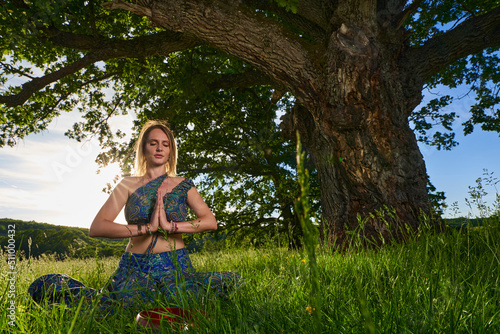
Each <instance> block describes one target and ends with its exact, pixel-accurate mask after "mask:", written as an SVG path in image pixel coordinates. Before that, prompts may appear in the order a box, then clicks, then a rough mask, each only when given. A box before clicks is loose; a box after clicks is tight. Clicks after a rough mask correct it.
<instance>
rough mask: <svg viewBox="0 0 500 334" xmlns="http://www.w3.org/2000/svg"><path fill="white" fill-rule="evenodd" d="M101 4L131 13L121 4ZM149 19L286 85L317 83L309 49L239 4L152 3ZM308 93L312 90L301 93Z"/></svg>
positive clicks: (181, 0)
mask: <svg viewBox="0 0 500 334" xmlns="http://www.w3.org/2000/svg"><path fill="white" fill-rule="evenodd" d="M104 6H105V8H121V9H127V10H130V8H128V6H127V5H124V4H123V2H120V1H118V2H117V1H115V2H112V3H107V4H104ZM126 7H127V8H126ZM150 18H151V20H152V21H153V23H154V24H155V25H156V26H159V27H163V28H164V29H167V30H170V31H177V32H183V33H185V34H187V35H189V36H196V38H198V39H199V40H201V41H203V42H205V43H207V44H210V45H212V46H214V47H215V48H217V49H220V50H222V51H224V52H226V53H229V54H231V55H233V56H236V57H238V58H240V59H241V60H243V61H244V62H246V63H249V64H251V65H253V66H255V67H256V68H257V69H259V70H260V71H261V72H263V73H265V74H266V75H268V76H270V77H272V78H274V79H275V80H277V81H280V82H282V83H284V84H286V85H287V87H301V86H302V87H304V86H305V85H308V84H309V83H311V84H312V83H314V82H317V81H316V79H317V78H316V76H317V75H318V74H317V73H318V71H317V69H315V68H313V67H314V65H313V64H312V63H311V61H310V55H309V52H310V51H311V52H314V46H312V45H311V44H309V43H307V42H306V41H304V40H303V39H301V38H300V37H299V36H296V35H295V34H293V33H292V32H290V31H289V30H287V29H286V28H285V27H284V26H283V25H282V24H280V23H279V22H277V21H275V20H274V19H270V18H267V17H265V15H263V14H262V13H259V12H255V11H253V10H252V9H251V8H249V7H248V6H246V5H244V4H243V3H235V2H234V1H232V0H231V1H230V0H220V1H197V0H157V1H154V2H153V3H152V5H151V16H150ZM311 90H312V91H314V90H315V87H313V88H312V89H304V90H303V91H302V92H310V91H311ZM295 93H298V96H300V94H301V92H295ZM296 95H297V94H296ZM314 98H315V97H314Z"/></svg>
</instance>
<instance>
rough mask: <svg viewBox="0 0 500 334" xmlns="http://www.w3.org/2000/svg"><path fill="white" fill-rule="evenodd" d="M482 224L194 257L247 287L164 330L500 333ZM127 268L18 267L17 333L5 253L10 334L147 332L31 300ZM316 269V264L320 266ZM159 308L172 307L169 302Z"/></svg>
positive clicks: (498, 241)
mask: <svg viewBox="0 0 500 334" xmlns="http://www.w3.org/2000/svg"><path fill="white" fill-rule="evenodd" d="M304 196H305V195H304ZM306 218H307V217H306ZM482 224H483V225H482V226H480V227H469V228H462V229H454V228H450V227H448V228H447V229H446V230H445V231H444V232H439V233H437V232H435V231H434V230H433V229H432V228H431V227H430V226H429V224H428V223H427V222H426V221H423V222H422V224H421V227H420V229H419V231H417V232H414V233H413V234H411V235H410V236H409V238H408V240H407V241H406V242H405V243H403V244H392V245H385V246H383V247H379V248H376V247H374V248H371V249H363V248H357V247H352V248H351V251H347V252H344V253H342V254H341V253H339V252H334V251H333V250H332V249H328V248H326V247H323V248H319V247H316V246H315V245H314V242H313V243H312V245H313V246H314V247H313V249H312V250H311V248H308V247H306V248H305V250H297V251H290V250H288V249H285V248H282V247H279V245H277V244H276V243H275V241H269V243H268V244H267V246H266V247H261V248H258V249H256V248H246V249H245V248H242V247H239V248H233V249H231V248H230V249H224V250H220V251H218V250H212V251H205V252H201V253H197V254H193V255H192V256H191V259H192V261H193V265H194V266H195V268H197V270H199V271H207V272H213V271H222V270H234V271H237V272H239V273H240V274H241V275H242V276H243V277H244V278H245V284H244V285H243V286H241V287H240V288H239V289H238V290H237V291H235V292H234V293H232V294H231V295H230V296H229V298H228V299H220V298H217V297H215V296H213V295H210V294H209V295H206V296H204V297H203V298H202V299H201V300H200V301H198V302H197V303H196V304H195V305H193V306H192V307H193V308H194V309H197V310H199V311H201V313H198V316H197V317H195V320H194V323H195V325H194V326H193V327H188V328H187V329H184V327H182V328H181V329H172V328H171V327H170V326H164V327H162V332H163V333H170V332H192V333H312V332H314V333H469V332H471V333H499V332H500V288H499V286H500V218H499V215H498V214H497V215H492V216H490V217H489V218H488V217H484V218H483V219H482ZM313 234H314V231H313ZM212 249H214V248H212ZM118 261H119V259H118V258H104V259H100V258H98V257H97V256H96V258H95V259H94V260H90V261H89V260H88V259H87V260H77V259H68V260H66V261H57V260H56V259H55V258H52V257H48V256H46V257H41V258H39V259H33V258H30V259H28V260H20V259H18V262H17V264H16V270H17V275H16V277H17V280H16V286H15V289H16V297H15V303H16V324H15V326H11V325H9V320H10V319H9V318H8V314H9V313H8V311H7V306H8V305H9V303H10V299H9V298H10V297H9V294H8V291H9V284H8V281H7V277H8V271H9V268H8V267H7V254H6V253H0V273H1V274H0V296H1V297H0V330H1V332H5V331H7V332H12V333H145V332H147V331H146V330H145V329H143V328H140V327H137V325H136V323H135V314H136V313H137V311H133V310H129V309H118V310H117V312H115V313H114V314H112V315H103V314H102V313H100V312H99V311H98V305H92V304H91V305H88V304H85V303H80V304H78V303H76V305H75V306H74V307H72V308H69V307H66V306H64V305H47V304H44V305H36V304H33V303H30V302H29V298H27V294H26V291H27V289H28V286H29V284H30V283H31V282H32V281H33V280H34V279H35V278H36V277H38V276H41V275H44V274H48V273H56V272H58V273H66V274H69V275H70V276H72V277H74V278H76V279H78V280H81V281H82V282H84V283H86V284H87V285H88V286H90V287H94V288H100V287H102V286H104V285H105V283H106V281H107V279H108V277H109V276H110V275H111V274H112V272H113V271H114V269H115V267H116V266H117V264H118ZM311 261H315V262H316V265H315V266H314V265H313V266H311V264H312V263H311ZM311 273H313V275H311ZM311 276H312V278H311ZM314 285H316V286H317V289H319V296H320V297H321V299H320V303H319V304H318V305H319V306H320V307H318V308H316V309H315V310H313V309H312V308H311V306H314V304H311V303H314V301H315V299H314V298H312V297H314V296H315V295H314V293H313V294H311V291H314V289H312V288H313V286H314ZM316 302H317V301H316ZM158 303H159V304H160V305H162V306H164V305H166V303H165V301H162V300H160V301H158ZM150 306H151V305H144V308H146V307H150ZM315 312H316V313H315ZM319 312H321V314H319V315H318V313H319ZM318 319H320V320H318Z"/></svg>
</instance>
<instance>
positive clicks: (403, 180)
mask: <svg viewBox="0 0 500 334" xmlns="http://www.w3.org/2000/svg"><path fill="white" fill-rule="evenodd" d="M4 2H5V5H4V6H2V36H6V38H4V39H2V42H1V43H2V48H3V49H4V50H10V51H9V52H8V55H9V58H6V56H5V54H6V52H5V51H4V56H3V61H2V66H3V70H4V75H11V74H18V75H21V76H25V77H27V78H28V81H27V82H26V83H24V84H23V85H22V86H17V87H10V88H9V90H8V91H7V92H6V93H5V94H4V95H3V96H1V97H0V102H1V103H4V105H5V107H4V111H5V115H4V116H3V123H4V125H2V129H3V132H4V134H3V140H4V142H7V141H9V139H10V140H12V138H15V137H22V135H23V134H25V133H29V132H34V131H37V130H40V129H42V128H43V127H44V125H45V124H46V123H47V122H48V121H50V119H51V118H53V117H55V116H56V115H57V113H58V112H60V111H61V110H67V109H70V108H73V107H75V106H81V107H80V108H82V111H84V112H85V115H86V116H85V117H87V124H85V125H86V126H88V127H90V128H95V127H98V128H100V129H101V132H100V135H102V136H103V137H105V136H106V135H109V133H107V132H106V131H107V130H109V129H108V128H107V127H106V123H105V120H106V119H107V117H110V116H111V115H112V114H113V113H115V112H116V111H117V110H118V109H119V108H120V109H122V110H126V109H127V108H132V107H142V104H147V103H146V102H145V100H143V99H140V97H143V96H147V95H144V94H140V93H138V92H137V91H135V90H134V87H133V86H132V85H131V83H130V81H127V80H122V78H123V77H126V76H127V75H128V74H129V73H131V72H134V73H138V72H140V71H141V69H142V68H146V67H149V68H151V67H154V66H158V64H159V63H160V62H161V61H166V62H168V61H169V60H168V59H171V58H168V57H169V56H170V55H172V54H174V55H175V54H176V53H178V52H181V51H184V50H188V49H193V48H197V47H200V46H209V47H210V48H212V49H216V50H218V51H219V52H222V53H225V54H227V55H228V57H229V58H230V59H239V60H241V61H243V62H244V64H245V65H244V66H240V68H239V69H238V70H237V71H236V72H232V71H219V72H216V73H214V72H211V69H210V68H207V69H206V72H205V74H206V75H208V78H210V80H209V81H206V82H205V84H200V86H203V88H204V89H208V90H211V91H217V90H220V89H226V88H230V87H247V86H255V85H267V86H268V87H270V88H272V89H273V92H274V94H275V96H276V97H277V98H279V97H281V96H283V94H284V93H285V92H289V93H290V94H291V95H292V96H293V101H294V106H293V108H290V109H289V110H288V111H287V113H286V114H285V115H284V116H283V117H282V123H281V129H282V133H283V134H284V135H285V136H287V138H289V139H294V138H295V133H296V131H299V133H300V137H301V139H302V140H303V145H304V147H305V148H306V149H307V151H308V153H309V154H310V156H311V158H312V160H313V162H314V165H315V168H316V170H317V173H318V180H319V184H320V189H321V207H322V221H323V223H324V224H325V226H324V228H325V230H326V234H327V236H328V240H329V241H330V242H334V241H335V240H337V241H338V242H342V241H343V240H344V237H345V235H346V230H349V229H355V228H357V227H358V225H359V223H360V221H362V222H363V226H364V229H365V232H366V233H368V234H369V235H372V236H374V235H375V236H378V235H382V236H383V237H388V236H389V235H391V234H393V233H395V232H397V231H398V229H399V228H400V226H398V224H399V225H400V224H403V223H404V224H409V225H410V226H412V227H413V228H416V227H418V224H419V222H418V217H417V216H418V214H420V213H429V210H430V207H429V206H430V205H429V198H428V195H427V191H426V184H427V174H426V170H425V164H424V161H423V158H422V155H421V154H420V152H419V149H418V146H417V137H416V136H415V133H414V131H415V130H416V131H417V133H418V134H419V138H418V139H420V140H423V141H427V142H429V143H431V144H434V145H437V146H438V148H449V147H450V146H453V145H454V141H453V136H452V134H450V133H444V134H441V133H440V132H436V133H435V134H434V136H433V137H428V135H427V133H428V130H429V129H430V127H429V125H431V126H432V124H431V123H429V120H432V121H435V122H438V123H440V124H441V125H443V126H444V128H445V129H447V130H449V129H450V124H451V122H452V121H453V119H454V118H455V115H453V114H440V113H439V110H440V107H442V106H444V105H447V104H449V103H450V102H451V97H446V98H441V99H439V100H435V101H432V103H431V104H430V105H429V106H428V107H426V108H423V109H421V110H419V111H415V110H414V109H415V107H416V106H418V105H419V103H420V102H421V100H422V89H423V88H424V86H426V85H427V86H429V87H434V86H436V85H438V84H439V85H448V86H451V87H456V86H457V85H458V84H466V85H469V86H470V88H471V90H472V91H473V92H474V93H475V94H476V96H477V104H476V105H474V106H473V107H472V108H471V118H470V119H469V120H468V121H466V122H465V123H464V128H465V131H466V133H469V132H470V131H472V130H473V127H474V125H475V124H480V125H481V127H482V128H483V130H493V131H499V129H500V112H499V111H495V110H494V109H492V108H494V107H495V106H496V105H497V104H498V103H499V97H498V93H497V92H498V79H499V78H500V73H499V70H498V66H497V64H498V58H497V54H496V53H495V51H497V50H498V46H499V42H500V27H499V24H500V6H499V5H498V3H497V2H496V1H469V0H464V1H458V2H457V1H422V0H415V1H414V2H411V3H407V2H406V1H398V0H385V1H384V0H380V1H327V0H311V1H291V0H290V1H286V0H279V1H278V0H276V1H265V0H253V1H250V0H248V1H245V0H241V1H225V0H218V1H210V2H207V1H200V0H157V1H137V2H136V3H126V2H122V1H113V2H108V3H104V4H102V6H101V3H100V2H99V1H95V2H94V1H89V2H78V1H62V0H61V1H57V2H53V1H41V0H40V1H33V2H25V1H21V0H17V1H4ZM103 8H104V9H106V10H109V12H108V11H105V10H104V9H103ZM131 13H134V14H135V15H134V14H131ZM150 22H151V25H150ZM441 24H442V25H441ZM13 27H15V28H13ZM166 59H167V60H166ZM21 61H28V62H31V63H32V64H34V65H37V66H38V67H40V68H42V69H44V70H45V72H44V73H43V74H42V75H41V76H40V77H35V75H34V74H33V73H30V72H29V70H28V69H27V68H26V65H25V64H24V63H22V62H21ZM231 70H234V68H231ZM162 75H164V76H168V73H157V74H156V76H155V77H154V79H156V82H157V84H158V85H161V82H162V80H161V76H162ZM194 75H197V73H194ZM111 85H112V86H113V88H115V89H116V90H117V91H118V92H121V94H120V93H119V94H116V95H114V97H113V98H112V99H108V100H107V99H106V96H105V94H104V93H103V91H102V89H103V88H105V87H108V86H111ZM149 87H150V90H151V91H152V92H151V94H152V95H153V96H154V90H155V89H161V86H158V87H155V86H154V85H152V86H149ZM129 89H130V93H131V94H130V95H129V94H128V93H129ZM124 93H127V94H124ZM134 99H135V100H134ZM91 108H95V109H96V110H92V109H91ZM89 109H90V110H89ZM491 110H493V111H491ZM23 116H24V118H23ZM25 118H27V119H25ZM410 120H411V121H412V124H413V125H414V129H412V128H411V126H410ZM8 121H10V122H11V123H10V124H7V122H8ZM40 122H41V124H40ZM77 132H78V131H77ZM386 206H387V207H392V208H394V210H395V216H394V222H393V224H390V225H389V226H390V227H388V226H387V225H385V224H383V223H382V220H379V219H377V218H376V215H375V216H374V215H371V214H372V213H373V212H375V211H377V210H381V209H383V208H384V207H386ZM392 229H393V230H392Z"/></svg>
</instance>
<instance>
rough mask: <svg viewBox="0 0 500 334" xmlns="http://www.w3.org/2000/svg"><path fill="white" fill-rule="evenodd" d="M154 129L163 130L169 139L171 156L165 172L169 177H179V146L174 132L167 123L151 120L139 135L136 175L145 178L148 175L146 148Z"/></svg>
mask: <svg viewBox="0 0 500 334" xmlns="http://www.w3.org/2000/svg"><path fill="white" fill-rule="evenodd" d="M154 129H160V130H162V131H163V132H164V133H165V134H166V135H167V137H168V141H169V146H170V155H169V157H168V161H167V163H166V164H165V171H166V172H167V174H168V176H176V175H177V144H176V143H175V138H174V134H173V132H172V130H170V128H169V127H168V125H167V122H166V121H160V120H151V121H147V122H146V124H144V126H143V127H142V129H141V132H140V133H139V138H137V141H136V142H135V175H136V176H143V175H144V174H146V168H147V166H146V158H145V157H144V146H145V145H146V143H147V140H148V137H149V133H150V132H151V131H152V130H154Z"/></svg>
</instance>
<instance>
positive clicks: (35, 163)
mask: <svg viewBox="0 0 500 334" xmlns="http://www.w3.org/2000/svg"><path fill="white" fill-rule="evenodd" d="M430 97H432V96H430ZM430 97H429V98H430ZM470 102H471V101H470V100H467V99H462V100H460V101H458V103H455V104H454V105H452V106H451V108H454V110H455V111H457V113H458V114H459V115H461V116H462V118H461V119H459V120H458V121H457V122H456V133H457V137H456V138H457V140H458V141H459V142H460V144H459V145H458V146H457V147H455V148H454V149H453V150H451V151H437V150H436V149H435V148H433V147H428V146H423V145H420V147H421V152H422V154H423V156H424V159H425V161H426V166H427V171H428V174H429V175H430V178H431V182H432V183H433V184H434V186H435V187H436V188H437V190H438V191H444V192H445V195H446V197H447V200H446V202H447V203H448V204H449V205H451V204H452V203H453V202H458V204H459V209H460V210H459V211H460V213H461V214H462V215H465V216H466V215H468V214H471V215H472V216H474V215H476V214H477V212H476V211H472V212H471V210H470V209H469V208H468V207H467V206H466V203H465V198H468V197H469V194H468V191H469V188H468V187H469V186H475V185H476V179H477V178H479V177H481V176H483V169H487V170H488V171H489V172H493V173H494V176H496V177H499V178H500V175H499V174H500V138H499V136H498V134H497V133H488V132H483V131H481V130H477V131H475V132H474V133H473V134H471V135H468V136H466V137H464V136H463V135H462V131H461V129H460V123H462V122H463V121H464V120H465V118H464V117H465V115H466V110H467V108H468V104H470ZM78 119H79V115H78V114H77V113H76V112H72V113H68V114H64V115H62V116H60V117H59V118H57V119H56V120H55V121H54V122H53V123H52V124H51V125H50V127H49V129H48V131H45V132H44V133H41V134H35V135H30V136H28V137H27V138H25V139H24V140H22V141H20V142H19V144H18V145H17V146H16V147H13V148H11V147H4V148H1V149H0V217H2V218H4V217H6V218H15V219H21V220H36V221H39V222H46V223H51V224H57V225H67V226H80V227H87V228H88V227H90V224H91V222H92V220H93V218H94V216H95V215H96V213H97V211H98V210H99V208H100V207H101V205H102V204H103V203H104V201H105V200H106V199H107V197H108V195H107V194H105V193H103V192H102V189H103V188H104V187H105V185H106V183H108V182H111V181H112V179H113V177H114V176H115V175H117V174H118V173H119V170H118V167H117V166H116V165H112V166H109V167H108V168H106V169H104V170H102V172H101V173H100V174H99V175H97V174H96V171H97V164H96V163H95V162H94V160H95V157H96V156H97V154H98V153H99V147H98V144H97V143H96V142H95V141H93V140H91V141H89V142H86V143H83V144H82V143H77V142H75V141H74V140H70V139H68V138H67V137H65V136H64V135H63V134H64V132H65V131H66V130H67V129H69V128H70V127H71V125H72V124H73V123H74V122H75V121H77V120H78ZM132 121H133V116H130V115H127V116H119V117H115V118H114V119H112V120H111V126H112V127H113V128H115V129H116V128H120V129H121V130H124V131H126V130H127V129H128V130H129V131H128V132H130V128H131V126H132ZM180 154H182V152H180ZM499 188H500V184H499ZM486 190H487V191H488V192H489V195H488V196H487V197H486V200H487V202H489V203H492V202H493V200H494V192H495V191H494V189H492V188H490V189H488V188H487V189H486ZM447 214H448V216H452V212H451V210H448V212H447ZM117 221H118V222H122V223H124V219H123V214H121V215H120V216H119V218H118V219H117Z"/></svg>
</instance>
